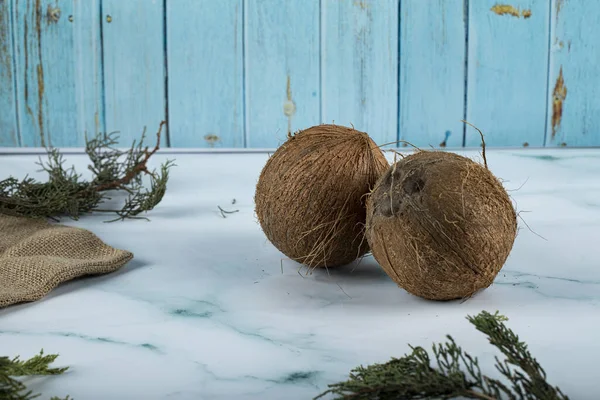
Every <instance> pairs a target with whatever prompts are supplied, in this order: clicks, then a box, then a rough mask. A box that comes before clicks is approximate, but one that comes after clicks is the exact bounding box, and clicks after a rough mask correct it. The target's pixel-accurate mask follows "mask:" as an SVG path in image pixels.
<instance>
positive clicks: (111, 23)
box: [102, 0, 192, 146]
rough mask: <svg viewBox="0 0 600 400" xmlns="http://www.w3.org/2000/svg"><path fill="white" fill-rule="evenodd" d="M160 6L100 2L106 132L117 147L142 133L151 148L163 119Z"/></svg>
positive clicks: (135, 0) (141, 0)
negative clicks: (115, 134)
mask: <svg viewBox="0 0 600 400" xmlns="http://www.w3.org/2000/svg"><path fill="white" fill-rule="evenodd" d="M163 6H164V3H163V0H127V1H123V0H102V14H103V15H102V37H103V40H104V42H103V53H104V84H105V89H104V93H105V98H104V104H105V108H106V115H105V118H106V130H107V131H109V132H112V131H118V132H119V135H120V137H121V141H120V143H121V144H122V145H123V146H130V145H131V143H132V141H133V140H138V139H139V138H140V135H141V134H142V131H143V130H144V128H146V130H147V143H148V144H149V145H150V144H152V143H154V142H155V136H154V134H155V133H156V131H157V129H158V126H159V124H160V122H161V121H163V120H165V119H166V98H165V92H166V85H165V52H164V50H165V46H164V7H163ZM188 40H189V42H188V43H186V44H185V45H184V46H190V45H191V43H192V42H191V40H192V37H189V38H188ZM167 134H168V133H167V132H166V129H165V130H163V136H162V144H163V145H165V144H166V143H167V142H168V141H167Z"/></svg>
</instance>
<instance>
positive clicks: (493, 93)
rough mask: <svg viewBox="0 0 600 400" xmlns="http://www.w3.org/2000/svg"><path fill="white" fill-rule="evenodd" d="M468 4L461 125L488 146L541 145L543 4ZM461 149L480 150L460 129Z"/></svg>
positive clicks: (525, 0) (531, 0) (516, 0)
mask: <svg viewBox="0 0 600 400" xmlns="http://www.w3.org/2000/svg"><path fill="white" fill-rule="evenodd" d="M506 3H508V4H505V5H501V4H502V3H499V2H498V1H496V0H477V1H470V2H469V49H468V52H469V53H468V54H469V66H468V82H467V88H468V89H467V90H468V94H467V121H469V122H470V123H472V124H474V125H476V126H477V127H478V128H479V129H481V130H482V131H483V133H484V134H485V141H486V144H487V145H489V146H523V145H529V146H542V145H543V144H544V134H543V133H544V130H545V125H546V121H545V120H546V85H547V79H548V78H547V71H548V32H549V6H548V0H513V1H510V2H506ZM465 143H466V146H468V147H470V146H480V145H481V137H480V135H479V133H478V132H477V131H476V130H474V129H472V128H470V127H469V128H468V129H467V130H466V141H465Z"/></svg>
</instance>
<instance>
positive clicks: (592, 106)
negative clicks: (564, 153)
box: [546, 0, 600, 147]
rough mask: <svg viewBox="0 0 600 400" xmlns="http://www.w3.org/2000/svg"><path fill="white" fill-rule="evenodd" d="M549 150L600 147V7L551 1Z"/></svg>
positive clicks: (575, 0)
mask: <svg viewBox="0 0 600 400" xmlns="http://www.w3.org/2000/svg"><path fill="white" fill-rule="evenodd" d="M551 11H552V18H551V21H552V35H551V53H550V79H549V84H548V85H549V91H548V128H547V131H546V145H547V146H570V147H579V146H600V86H599V85H598V77H599V76H600V41H599V39H598V38H599V37H600V25H598V21H600V3H598V2H593V1H586V0H568V1H567V0H560V1H559V0H552V8H551Z"/></svg>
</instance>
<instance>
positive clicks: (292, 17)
mask: <svg viewBox="0 0 600 400" xmlns="http://www.w3.org/2000/svg"><path fill="white" fill-rule="evenodd" d="M245 13H246V21H245V24H246V43H245V73H246V87H245V91H246V92H245V95H246V124H247V126H246V130H247V145H248V146H249V147H264V148H267V147H268V148H273V147H277V146H278V145H279V144H281V143H282V142H283V141H285V139H286V136H287V134H288V131H291V132H295V131H297V130H299V129H305V128H308V127H310V126H312V125H316V124H318V123H319V122H320V121H319V118H320V114H319V112H320V110H319V107H320V95H321V94H320V88H319V76H320V73H319V2H318V1H306V0H288V1H285V2H282V1H279V0H246V10H245Z"/></svg>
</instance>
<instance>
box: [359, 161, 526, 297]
mask: <svg viewBox="0 0 600 400" xmlns="http://www.w3.org/2000/svg"><path fill="white" fill-rule="evenodd" d="M484 155H485V153H484ZM516 234H517V215H516V213H515V210H514V208H513V206H512V203H511V201H510V198H509V196H508V194H507V192H506V190H505V189H504V188H503V186H502V184H501V182H500V181H499V180H498V179H497V178H496V177H495V176H494V175H493V174H492V173H491V172H490V171H489V170H488V169H487V163H486V165H485V166H484V165H481V164H479V163H477V162H475V161H473V160H471V159H469V158H466V157H463V156H460V155H457V154H454V153H448V152H442V151H418V152H416V153H414V154H411V155H409V156H406V157H405V158H404V159H402V160H400V161H398V162H397V163H394V164H393V165H392V166H391V167H390V168H389V169H388V171H387V172H386V173H385V174H384V175H382V177H381V178H380V180H379V181H378V182H377V184H376V186H375V188H374V190H373V192H372V193H371V195H370V196H369V198H368V200H367V228H366V237H367V241H368V243H369V245H370V247H371V252H372V253H373V256H374V258H375V259H376V260H377V262H378V263H379V264H380V265H381V266H382V268H383V269H384V270H385V272H386V273H387V274H388V275H389V277H390V278H391V279H392V280H394V281H395V282H396V283H397V284H398V286H400V287H401V288H403V289H405V290H406V291H408V292H409V293H412V294H413V295H416V296H420V297H423V298H426V299H431V300H452V299H459V298H465V297H469V296H471V295H472V294H474V293H475V292H477V291H479V290H481V289H484V288H487V287H488V286H490V285H491V284H492V282H493V280H494V278H495V277H496V275H497V274H498V272H499V271H500V269H501V268H502V266H503V265H504V263H505V261H506V259H507V257H508V255H509V253H510V251H511V250H512V246H513V243H514V240H515V238H516Z"/></svg>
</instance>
